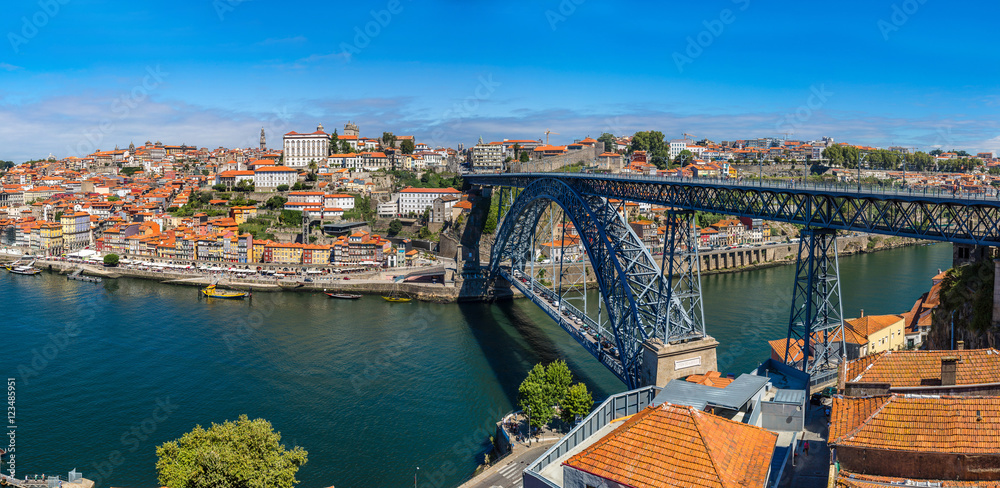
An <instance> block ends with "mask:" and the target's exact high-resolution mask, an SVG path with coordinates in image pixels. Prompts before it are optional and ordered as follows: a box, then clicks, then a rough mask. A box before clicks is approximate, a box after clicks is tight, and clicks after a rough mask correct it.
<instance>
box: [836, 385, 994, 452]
mask: <svg viewBox="0 0 1000 488" xmlns="http://www.w3.org/2000/svg"><path fill="white" fill-rule="evenodd" d="M830 444H831V445H837V446H854V447H864V448H869V449H891V450H896V451H910V452H944V453H955V454H985V453H990V454H993V453H996V452H997V451H1000V402H998V401H997V400H996V397H950V396H942V397H922V398H917V397H908V396H902V395H881V396H874V397H862V398H847V397H834V399H833V412H832V415H831V417H830Z"/></svg>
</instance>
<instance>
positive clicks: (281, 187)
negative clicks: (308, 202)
mask: <svg viewBox="0 0 1000 488" xmlns="http://www.w3.org/2000/svg"><path fill="white" fill-rule="evenodd" d="M275 190H278V191H288V185H278V187H277V188H275Z"/></svg>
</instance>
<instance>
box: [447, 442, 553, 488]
mask: <svg viewBox="0 0 1000 488" xmlns="http://www.w3.org/2000/svg"><path fill="white" fill-rule="evenodd" d="M552 444H553V443H552V442H548V443H545V444H542V445H537V446H532V447H531V449H527V450H524V451H521V452H519V453H517V454H512V455H511V456H510V457H507V458H504V459H503V460H501V461H500V462H499V463H497V464H496V465H494V466H492V467H490V469H487V470H486V471H484V472H483V473H482V474H480V475H479V476H477V477H475V478H473V479H471V480H469V481H468V482H466V483H465V484H463V485H462V486H461V487H460V488H521V484H522V482H521V473H523V472H524V468H526V467H528V463H530V462H532V461H534V460H535V459H538V457H539V456H541V455H542V454H544V453H545V451H546V450H547V449H548V448H550V447H552Z"/></svg>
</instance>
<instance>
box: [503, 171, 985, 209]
mask: <svg viewBox="0 0 1000 488" xmlns="http://www.w3.org/2000/svg"><path fill="white" fill-rule="evenodd" d="M519 174H520V175H537V174H538V173H505V174H503V175H505V176H517V175H519ZM544 174H545V175H554V176H555V175H558V176H574V177H594V178H600V179H613V180H646V181H668V182H676V183H683V184H704V185H719V186H726V187H730V188H732V187H743V188H747V189H764V190H773V191H787V190H797V191H814V192H837V193H848V194H853V195H862V196H864V195H871V196H876V195H877V196H882V197H886V196H898V197H908V198H913V197H931V198H941V199H953V200H969V201H989V202H1000V190H998V189H994V188H991V187H986V188H985V191H983V192H970V191H963V190H955V191H947V190H941V189H939V188H930V187H926V186H924V187H922V188H917V189H914V188H913V187H912V186H906V187H903V188H899V187H896V186H895V185H885V186H882V185H864V184H863V185H860V186H859V185H858V184H857V183H854V184H852V183H847V182H829V183H809V182H799V181H791V180H789V181H783V182H773V181H767V180H757V179H754V180H747V179H734V178H722V177H682V176H660V175H648V174H640V173H635V174H632V173H627V174H599V175H598V174H593V175H591V174H588V173H544Z"/></svg>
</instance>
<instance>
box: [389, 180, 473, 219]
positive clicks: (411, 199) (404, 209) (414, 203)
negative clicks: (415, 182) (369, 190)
mask: <svg viewBox="0 0 1000 488" xmlns="http://www.w3.org/2000/svg"><path fill="white" fill-rule="evenodd" d="M449 195H452V196H457V197H461V195H462V192H460V191H458V190H456V189H454V188H412V187H410V188H404V189H402V190H400V192H399V213H400V214H402V215H407V214H409V213H410V212H413V213H415V214H422V213H424V211H425V210H427V209H429V208H432V207H433V206H434V200H436V199H437V198H438V197H443V196H449Z"/></svg>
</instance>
